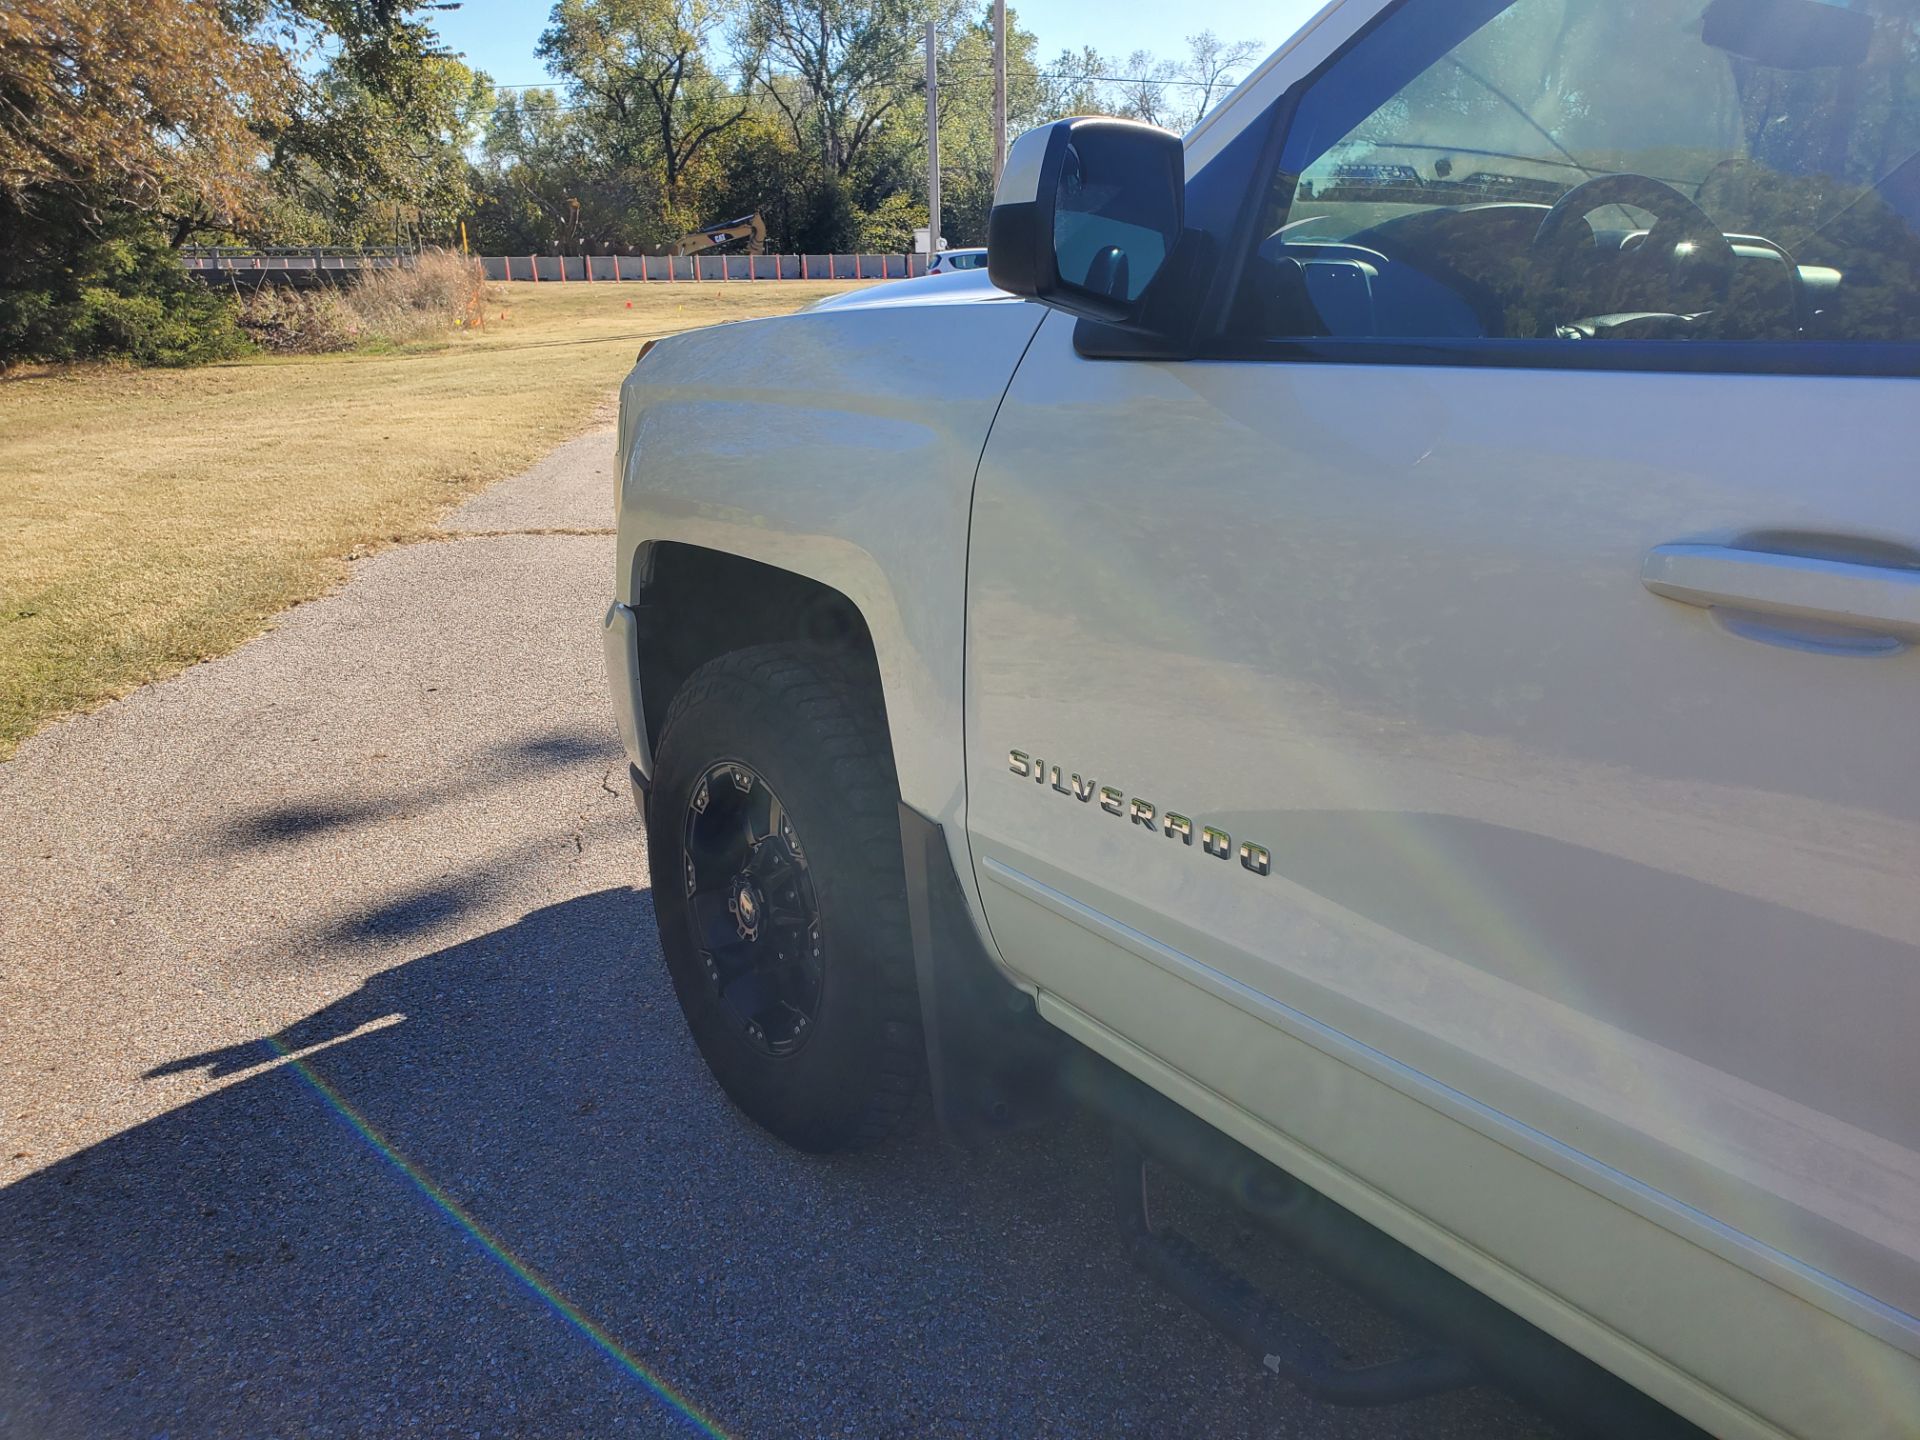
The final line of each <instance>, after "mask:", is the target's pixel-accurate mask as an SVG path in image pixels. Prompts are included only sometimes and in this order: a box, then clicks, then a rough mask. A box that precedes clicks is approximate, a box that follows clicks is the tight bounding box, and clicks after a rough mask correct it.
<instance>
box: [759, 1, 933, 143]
mask: <svg viewBox="0 0 1920 1440" xmlns="http://www.w3.org/2000/svg"><path fill="white" fill-rule="evenodd" d="M927 18H929V17H928V16H927V15H925V14H924V12H922V11H921V10H920V9H919V8H918V7H917V6H916V5H915V4H914V3H913V0H746V5H745V13H744V18H743V20H742V23H741V25H740V27H739V30H738V32H737V34H736V36H735V40H736V44H737V46H738V49H739V51H740V53H741V54H742V56H743V57H744V58H743V62H742V69H743V70H745V71H747V72H748V73H750V74H752V75H753V76H754V77H755V79H756V82H757V83H758V86H759V88H760V92H761V93H762V94H763V95H765V96H766V97H767V98H768V100H770V101H771V102H772V103H773V105H774V106H775V107H776V108H777V109H778V110H779V111H780V113H781V114H782V115H783V116H785V118H786V121H787V124H788V125H789V127H790V128H791V130H792V132H793V138H794V143H795V144H796V145H797V146H798V147H799V148H800V149H801V150H803V151H804V150H807V149H809V148H811V149H813V150H814V151H815V153H817V154H818V155H819V156H820V163H821V166H822V168H823V169H824V170H825V171H826V172H827V173H829V174H831V175H834V176H837V177H839V178H842V179H844V178H846V177H847V175H848V174H849V173H850V172H851V171H852V169H853V167H854V165H855V164H856V162H857V161H858V160H859V158H860V155H861V151H862V150H863V149H864V148H865V147H866V146H867V145H869V144H870V143H871V142H872V141H873V139H874V138H875V136H876V134H877V133H878V131H879V127H880V126H881V125H882V123H883V122H884V121H885V120H886V119H887V118H888V117H889V116H890V115H892V114H894V113H895V112H896V111H898V110H900V109H902V108H903V107H905V105H906V102H909V101H911V100H912V99H913V98H914V97H915V96H916V95H919V94H921V93H922V91H923V89H924V84H923V81H922V79H921V77H920V75H919V71H918V67H917V66H916V64H915V61H916V58H917V56H918V54H919V49H920V36H921V33H922V25H923V24H924V22H925V20H926V19H927Z"/></svg>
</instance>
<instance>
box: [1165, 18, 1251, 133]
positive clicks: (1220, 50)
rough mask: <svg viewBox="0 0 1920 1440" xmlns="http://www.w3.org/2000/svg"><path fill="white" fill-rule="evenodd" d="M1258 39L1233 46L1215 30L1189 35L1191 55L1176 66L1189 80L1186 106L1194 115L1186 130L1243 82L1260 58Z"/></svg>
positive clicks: (1188, 111) (1179, 74)
mask: <svg viewBox="0 0 1920 1440" xmlns="http://www.w3.org/2000/svg"><path fill="white" fill-rule="evenodd" d="M1260 52H1261V46H1260V42H1259V41H1257V40H1238V41H1235V42H1234V43H1233V44H1231V45H1229V44H1227V43H1226V42H1225V41H1223V40H1222V39H1220V37H1219V36H1217V35H1215V34H1214V33H1213V31H1211V30H1202V31H1201V32H1200V33H1199V34H1198V35H1189V36H1188V37H1187V58H1186V59H1185V60H1184V61H1182V62H1181V63H1180V64H1179V65H1178V66H1176V67H1175V69H1174V74H1175V75H1176V76H1177V77H1178V78H1179V79H1180V80H1182V81H1184V82H1185V83H1186V87H1187V91H1188V93H1187V95H1186V97H1185V101H1184V105H1183V108H1184V110H1185V111H1186V112H1187V113H1188V114H1189V115H1190V116H1191V117H1192V118H1191V119H1190V120H1188V121H1187V124H1186V125H1183V126H1181V127H1180V128H1182V129H1186V128H1189V127H1191V126H1192V125H1196V124H1198V123H1199V122H1200V120H1201V119H1202V118H1203V117H1204V116H1205V115H1206V114H1207V112H1208V111H1210V110H1212V109H1213V107H1214V106H1215V105H1216V104H1218V103H1219V102H1220V101H1221V100H1223V99H1225V98H1226V96H1227V92H1228V91H1230V90H1232V89H1233V87H1234V86H1236V85H1238V84H1239V83H1240V79H1241V77H1242V76H1243V75H1245V73H1246V71H1247V69H1248V67H1250V66H1251V65H1252V64H1253V62H1254V61H1256V60H1258V59H1259V58H1260Z"/></svg>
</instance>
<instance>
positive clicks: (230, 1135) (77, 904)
mask: <svg viewBox="0 0 1920 1440" xmlns="http://www.w3.org/2000/svg"><path fill="white" fill-rule="evenodd" d="M611 443H612V441H611V435H610V433H609V432H607V431H605V430H601V431H598V432H595V433H593V434H590V435H588V436H585V437H583V438H582V439H580V440H578V441H576V442H574V443H572V444H569V445H567V446H564V447H562V448H561V449H560V450H559V451H557V452H555V453H554V454H553V455H552V456H550V457H549V458H548V459H547V460H545V461H543V462H542V463H541V464H540V465H538V466H536V467H535V468H534V469H533V470H531V471H529V472H528V473H527V474H525V475H523V476H521V477H519V478H518V479H516V480H512V481H509V482H507V483H505V484H504V485H502V486H499V487H497V488H495V489H494V490H492V491H490V492H488V493H487V494H485V495H483V496H481V497H479V498H477V499H475V500H473V501H472V502H470V503H469V504H467V505H466V506H465V507H463V508H462V509H461V510H460V511H458V512H456V513H455V514H454V515H453V516H452V517H451V518H450V519H449V520H448V522H447V538H446V539H444V540H440V541H435V542H427V543H422V544H417V545H412V546H408V547H405V548H401V549H395V550H389V551H386V552H383V553H380V554H378V555H375V556H373V557H371V558H368V559H364V560H361V561H358V562H356V563H355V565H354V569H353V575H352V578H351V580H350V581H349V583H347V584H346V585H345V586H344V587H343V588H341V589H340V590H339V591H337V592H336V593H334V594H332V595H330V596H328V597H326V598H325V599H322V600H319V601H317V602H314V603H312V604H308V605H302V606H300V607H298V608H296V609H294V610H292V611H290V612H289V613H288V614H286V615H285V616H284V617H283V618H282V620H281V622H280V623H279V625H278V626H277V627H276V628H275V629H274V630H273V632H272V633H270V634H268V635H266V636H264V637H263V638H261V639H259V640H257V641H255V642H254V643H253V644H251V645H248V646H246V647H245V648H244V649H242V650H240V651H239V652H237V653H236V654H233V655H231V656H228V657H226V658H225V659H222V660H218V661H214V662H212V663H210V664H205V665H201V666H197V667H195V668H194V669H192V670H189V671H187V672H186V673H184V674H182V675H180V676H178V677H177V678H175V679H173V680H170V681H167V682H165V683H163V684H159V685H154V686H151V687H149V688H147V689H145V690H142V691H140V692H138V693H137V694H134V695H132V696H130V697H129V698H127V699H125V700H123V701H120V702H118V703H116V704H114V705H111V706H109V707H107V708H106V709H104V710H101V711H99V712H98V713H96V714H93V715H90V716H85V717H82V718H80V719H76V720H73V721H70V722H67V723H65V724H62V725H58V726H55V727H54V728H52V729H51V730H49V731H47V732H46V733H44V734H42V735H41V736H40V737H38V738H37V739H35V740H33V741H31V742H30V743H29V744H28V745H26V746H25V747H24V748H23V749H22V750H21V752H20V753H19V755H18V757H17V758H16V759H15V760H13V761H12V762H11V763H9V764H7V765H4V766H0V1187H3V1188H0V1434H3V1435H6V1436H9V1437H18V1436H28V1437H43V1436H45V1437H51V1436H74V1437H87V1440H110V1437H121V1436H128V1437H132V1436H139V1437H176V1440H198V1437H225V1436H243V1437H268V1436H285V1437H292V1436H312V1437H324V1436H342V1437H362V1436H366V1437H389V1436H406V1435H422V1436H461V1435H473V1436H518V1435H526V1436H540V1437H548V1436H554V1437H559V1436H576V1435H577V1436H608V1435H656V1434H662V1435H664V1434H678V1433H694V1434H698V1433H702V1431H703V1429H709V1427H710V1429H709V1433H713V1432H724V1433H727V1434H738V1435H755V1436H760V1435H764V1436H775V1435H777V1436H808V1435H857V1436H923V1435H927V1436H931V1435H967V1436H1003V1435H1004V1436H1027V1435H1089V1436H1111V1435H1142V1436H1187V1435H1192V1436H1209V1437H1211V1436H1242V1435H1245V1436H1267V1435H1273V1436H1355V1437H1359V1436H1366V1437H1385V1436H1436V1435H1451V1436H1471V1437H1476V1440H1479V1437H1515V1436H1535V1435H1545V1434H1548V1433H1549V1432H1548V1430H1547V1427H1546V1426H1545V1425H1544V1423H1543V1422H1541V1421H1539V1420H1538V1419H1536V1418H1534V1417H1532V1416H1530V1415H1528V1414H1526V1413H1524V1412H1522V1411H1521V1410H1519V1409H1518V1408H1517V1407H1516V1406H1515V1405H1514V1404H1513V1403H1512V1402H1510V1401H1508V1400H1507V1399H1505V1398H1504V1397H1502V1396H1500V1395H1497V1394H1494V1393H1492V1392H1488V1391H1469V1392H1466V1393H1464V1394H1460V1395H1455V1396H1451V1397H1446V1398H1442V1399H1436V1400H1431V1401H1426V1402H1422V1403H1420V1404H1416V1405H1410V1406H1405V1407H1401V1408H1398V1409H1393V1410H1385V1411H1372V1412H1360V1411H1340V1410H1333V1409H1329V1408H1326V1407H1323V1406H1320V1405H1317V1404H1315V1403H1312V1402H1310V1401H1307V1400H1304V1399H1302V1398H1300V1397H1299V1396H1298V1395H1297V1394H1296V1393H1294V1392H1292V1391H1290V1390H1289V1389H1288V1388H1286V1387H1285V1386H1284V1385H1283V1384H1280V1383H1279V1382H1277V1381H1272V1380H1269V1379H1266V1378H1264V1377H1263V1376H1262V1375H1261V1374H1259V1373H1258V1371H1257V1370H1256V1369H1255V1368H1254V1367H1253V1366H1251V1365H1250V1364H1249V1363H1248V1362H1247V1361H1246V1360H1245V1359H1244V1358H1242V1357H1241V1356H1239V1355H1238V1354H1237V1353H1236V1352H1234V1351H1231V1350H1230V1349H1228V1348H1227V1347H1226V1346H1225V1345H1224V1344H1223V1343H1222V1342H1220V1341H1219V1340H1217V1339H1216V1338H1215V1336H1214V1335H1213V1333H1212V1332H1211V1331H1210V1330H1208V1329H1207V1328H1206V1327H1205V1326H1204V1325H1203V1324H1202V1323H1200V1322H1199V1321H1198V1320H1196V1319H1195V1318H1194V1317H1193V1316H1192V1315H1191V1314H1190V1313H1189V1312H1187V1311H1185V1310H1184V1309H1182V1308H1181V1307H1180V1306H1179V1305H1177V1304H1176V1303H1174V1302H1172V1301H1170V1300H1168V1299H1166V1298H1164V1297H1163V1296H1162V1294H1161V1293H1160V1292H1159V1291H1157V1290H1156V1289H1155V1288H1154V1287H1153V1286H1152V1285H1151V1284H1150V1283H1149V1282H1147V1281H1145V1280H1144V1279H1142V1278H1140V1277H1139V1276H1137V1275H1135V1274H1134V1273H1133V1272H1132V1271H1131V1270H1130V1269H1129V1268H1128V1267H1127V1265H1126V1263H1125V1261H1124V1260H1123V1258H1122V1255H1121V1251H1120V1247H1119V1244H1118V1241H1117V1239H1116V1238H1115V1232H1114V1228H1113V1225H1112V1221H1111V1212H1110V1209H1109V1206H1108V1203H1107V1199H1106V1196H1105V1194H1104V1192H1103V1191H1102V1189H1101V1179H1102V1175H1103V1169H1102V1162H1103V1148H1102V1141H1101V1139H1100V1137H1099V1135H1098V1134H1097V1132H1096V1131H1095V1130H1094V1129H1093V1127H1092V1126H1091V1125H1088V1124H1085V1123H1082V1122H1078V1121H1073V1120H1068V1121H1063V1122H1059V1123H1057V1124H1054V1125H1052V1126H1051V1127H1050V1128H1047V1129H1045V1130H1043V1131H1038V1132H1033V1133H1029V1134H1025V1135H1020V1136H1015V1137H1010V1138H1006V1139H1003V1140H1000V1141H997V1142H995V1143H994V1144H993V1145H991V1146H990V1147H988V1148H986V1149H984V1150H982V1151H979V1152H975V1153H969V1152H963V1151H959V1150H956V1149H953V1148H951V1147H949V1146H947V1145H946V1144H944V1143H943V1142H941V1141H940V1140H939V1139H937V1138H936V1137H935V1136H933V1135H932V1134H930V1133H923V1134H921V1135H919V1136H917V1137H916V1138H912V1139H908V1140H905V1141H901V1142H898V1143H895V1144H893V1145H890V1146H887V1147H884V1148H883V1149H881V1150H880V1151H878V1152H876V1153H873V1154H868V1155H863V1156H859V1157H855V1158H852V1159H845V1160H833V1161H821V1160H817V1159H811V1158H808V1157H804V1156H800V1155H796V1154H793V1153H790V1152H788V1151H786V1150H784V1149H782V1148H781V1147H780V1146H778V1145H777V1144H775V1143H774V1142H773V1141H771V1140H769V1139H768V1138H766V1137H765V1136H764V1135H762V1134H761V1133H760V1132H758V1131H756V1130H755V1129H753V1128H752V1127H751V1126H749V1125H748V1124H747V1123H746V1122H744V1121H743V1120H742V1119H740V1117H739V1116H738V1115H737V1114H735V1113H734V1112H733V1110H732V1109H731V1108H730V1107H729V1106H728V1104H727V1102H726V1101H725V1099H724V1098H723V1097H722V1095H721V1094H720V1092H719V1091H718V1089H717V1088H716V1087H715V1086H714V1085H713V1084H712V1082H711V1081H710V1080H709V1079H708V1077H707V1074H706V1072H705V1070H704V1069H703V1068H702V1066H701V1063H700V1060H699V1058H698V1056H697V1055H696V1054H695V1052H694V1050H693V1047H692V1045H691V1043H690V1042H689V1041H688V1039H687V1037H686V1035H685V1033H684V1031H683V1029H682V1027H681V1023H680V1017H679V1013H678V1011H677V1009H676V1007H675V1005H674V1001H673V996H672V993H671V990H670V988H669V986H668V983H667V979H666V975H665V973H664V970H663V968H662V966H661V963H660V959H659V955H658V953H657V946H656V943H655V939H654V933H653V920H652V911H651V905H650V900H649V897H648V895H647V893H646V891H645V889H644V888H643V884H644V880H643V877H644V873H645V867H644V864H643V839H642V834H641V830H640V827H639V823H638V821H637V819H636V817H635V816H634V814H633V811H632V806H631V803H630V801H629V798H628V793H627V785H626V780H625V778H624V762H623V761H622V759H621V756H620V754H619V752H618V749H617V746H616V744H615V743H614V740H613V738H612V726H611V721H610V717H609V712H608V707H607V704H606V701H605V698H604V682H603V678H602V674H601V664H600V653H599V651H600V646H599V635H598V621H599V617H600V613H601V610H602V608H603V607H604V604H605V599H606V594H607V588H608V578H609V575H610V572H611V554H612V540H611V539H610V538H609V535H608V532H607V530H606V528H605V527H607V526H608V525H609V524H610V523H611V522H610V517H609V506H610V499H611V491H612V481H611V477H610V469H611V457H610V449H611ZM1169 1200H1170V1203H1172V1204H1173V1205H1174V1206H1175V1207H1176V1208H1181V1209H1184V1210H1185V1211H1186V1212H1187V1214H1186V1219H1187V1221H1188V1223H1189V1227H1190V1228H1192V1229H1194V1230H1195V1231H1197V1232H1199V1233H1201V1234H1203V1235H1204V1236H1206V1237H1207V1238H1209V1239H1210V1240H1212V1241H1213V1242H1215V1243H1217V1244H1219V1245H1221V1246H1224V1247H1227V1248H1230V1249H1233V1250H1235V1251H1237V1252H1239V1253H1240V1254H1242V1255H1243V1256H1244V1257H1245V1259H1246V1260H1247V1262H1248V1263H1250V1264H1251V1265H1253V1266H1254V1268H1256V1269H1257V1270H1259V1271H1261V1272H1262V1273H1263V1274H1266V1275H1268V1276H1270V1277H1272V1279H1273V1281H1274V1283H1276V1284H1278V1285H1280V1286H1281V1287H1283V1288H1284V1290H1285V1292H1286V1293H1287V1294H1288V1295H1289V1296H1290V1297H1291V1298H1293V1299H1295V1300H1297V1301H1298V1302H1299V1305H1300V1308H1302V1309H1303V1310H1305V1311H1306V1312H1307V1313H1308V1314H1309V1315H1311V1316H1313V1317H1314V1318H1316V1319H1317V1320H1318V1321H1319V1322H1320V1323H1321V1324H1322V1325H1323V1326H1324V1327H1325V1328H1326V1329H1328V1330H1329V1331H1330V1332H1331V1333H1333V1334H1334V1335H1335V1336H1336V1337H1337V1338H1339V1339H1340V1340H1341V1341H1342V1342H1343V1343H1345V1344H1347V1345H1348V1346H1350V1347H1351V1349H1352V1350H1353V1352H1354V1353H1355V1354H1357V1355H1362V1356H1384V1355H1387V1354H1391V1353H1393V1351H1394V1347H1395V1346H1396V1345H1397V1344H1399V1343H1400V1342H1401V1338H1402V1337H1398V1336H1396V1335H1395V1334H1394V1333H1393V1332H1392V1330H1391V1328H1390V1327H1389V1326H1387V1325H1386V1324H1385V1322H1383V1321H1380V1320H1379V1319H1377V1318H1375V1317H1373V1316H1371V1315H1370V1314H1368V1313H1367V1312H1366V1311H1365V1310H1364V1309H1363V1308H1361V1307H1359V1306H1358V1305H1357V1303H1356V1302H1355V1301H1353V1300H1352V1299H1351V1298H1350V1297H1348V1296H1347V1295H1345V1294H1344V1293H1343V1292H1342V1291H1341V1290H1340V1289H1339V1288H1338V1287H1336V1286H1334V1285H1332V1284H1330V1283H1328V1282H1326V1281H1325V1280H1323V1279H1321V1278H1320V1277H1318V1276H1316V1275H1315V1274H1313V1273H1312V1272H1310V1271H1308V1270H1305V1269H1304V1268H1302V1267H1300V1266H1298V1265H1297V1264H1295V1263H1293V1262H1290V1261H1289V1260H1288V1259H1287V1258H1286V1257H1284V1256H1280V1255H1274V1254H1271V1253H1269V1252H1268V1250H1267V1249H1266V1248H1265V1247H1264V1242H1262V1241H1260V1240H1259V1239H1257V1238H1256V1237H1254V1236H1252V1235H1250V1234H1248V1233H1246V1232H1245V1231H1244V1230H1242V1229H1241V1228H1240V1227H1238V1226H1237V1225H1236V1224H1235V1222H1234V1221H1233V1220H1232V1218H1231V1217H1229V1216H1221V1215H1216V1214H1212V1213H1210V1212H1207V1211H1205V1210H1204V1209H1201V1208H1199V1207H1197V1206H1196V1205H1195V1204H1194V1202H1192V1200H1191V1198H1190V1197H1187V1198H1184V1199H1183V1197H1181V1196H1180V1195H1178V1194H1177V1193H1176V1194H1172V1195H1170V1197H1169Z"/></svg>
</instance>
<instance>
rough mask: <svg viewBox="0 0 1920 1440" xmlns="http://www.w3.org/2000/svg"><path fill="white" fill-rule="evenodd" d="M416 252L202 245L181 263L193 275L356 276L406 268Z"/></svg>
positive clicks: (186, 254) (184, 253)
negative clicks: (336, 273)
mask: <svg viewBox="0 0 1920 1440" xmlns="http://www.w3.org/2000/svg"><path fill="white" fill-rule="evenodd" d="M411 253H412V252H410V251H405V250H349V249H344V248H341V247H336V246H325V245H321V246H309V247H301V248H295V247H292V246H275V247H270V248H263V249H257V250H256V249H245V250H243V249H239V248H230V247H223V246H202V247H196V248H192V249H183V250H182V251H181V252H180V263H181V264H182V265H184V266H186V268H187V272H188V273H189V274H196V273H198V274H209V273H221V274H224V273H227V272H233V273H237V274H253V273H269V272H291V273H295V274H304V273H314V272H318V271H323V270H328V271H340V272H344V273H348V274H352V273H355V272H358V271H361V270H391V269H393V268H394V267H395V266H398V265H404V264H405V263H406V261H407V258H408V256H409V255H410V254H411Z"/></svg>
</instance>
